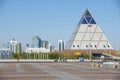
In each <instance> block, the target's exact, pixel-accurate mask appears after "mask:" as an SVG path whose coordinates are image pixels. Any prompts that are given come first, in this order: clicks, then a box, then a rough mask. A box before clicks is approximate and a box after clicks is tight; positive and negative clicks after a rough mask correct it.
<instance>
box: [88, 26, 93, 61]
mask: <svg viewBox="0 0 120 80" xmlns="http://www.w3.org/2000/svg"><path fill="white" fill-rule="evenodd" d="M88 27H89V30H90V36H89V39H90V41H89V49H90V56H89V58H90V61H91V48H92V45H91V38H92V36H91V27H92V25H90V24H89V25H88Z"/></svg>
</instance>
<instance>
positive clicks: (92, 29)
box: [66, 9, 113, 50]
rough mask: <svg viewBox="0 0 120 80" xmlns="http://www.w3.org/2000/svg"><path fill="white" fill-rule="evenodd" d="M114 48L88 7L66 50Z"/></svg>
mask: <svg viewBox="0 0 120 80" xmlns="http://www.w3.org/2000/svg"><path fill="white" fill-rule="evenodd" d="M87 49H88V50H89V49H91V50H112V49H113V48H112V46H111V44H110V42H109V41H108V39H107V38H106V36H105V34H104V33H103V31H102V30H101V28H100V26H99V25H98V24H97V23H96V21H95V20H94V18H93V16H92V14H91V13H90V11H89V10H88V9H86V11H85V13H84V14H83V16H82V18H81V20H80V22H79V23H78V25H77V28H76V29H75V31H74V32H73V34H72V35H71V38H70V40H69V41H68V43H67V45H66V50H87Z"/></svg>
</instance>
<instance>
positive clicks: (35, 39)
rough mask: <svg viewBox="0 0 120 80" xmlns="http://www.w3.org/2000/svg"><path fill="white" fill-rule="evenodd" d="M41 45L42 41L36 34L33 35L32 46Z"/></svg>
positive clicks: (38, 46) (37, 46)
mask: <svg viewBox="0 0 120 80" xmlns="http://www.w3.org/2000/svg"><path fill="white" fill-rule="evenodd" d="M40 47H42V41H41V39H40V38H39V37H38V36H34V37H33V39H32V48H40Z"/></svg>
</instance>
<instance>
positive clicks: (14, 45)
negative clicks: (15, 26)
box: [9, 39, 21, 53]
mask: <svg viewBox="0 0 120 80" xmlns="http://www.w3.org/2000/svg"><path fill="white" fill-rule="evenodd" d="M9 48H10V50H11V51H12V52H14V53H21V43H20V42H18V41H16V40H15V39H13V40H11V41H10V42H9Z"/></svg>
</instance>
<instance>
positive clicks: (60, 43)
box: [58, 40, 64, 51]
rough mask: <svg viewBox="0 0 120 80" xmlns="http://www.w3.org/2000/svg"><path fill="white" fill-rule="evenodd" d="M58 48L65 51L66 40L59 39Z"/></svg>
mask: <svg viewBox="0 0 120 80" xmlns="http://www.w3.org/2000/svg"><path fill="white" fill-rule="evenodd" d="M58 50H59V51H63V50H64V41H63V40H58Z"/></svg>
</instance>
